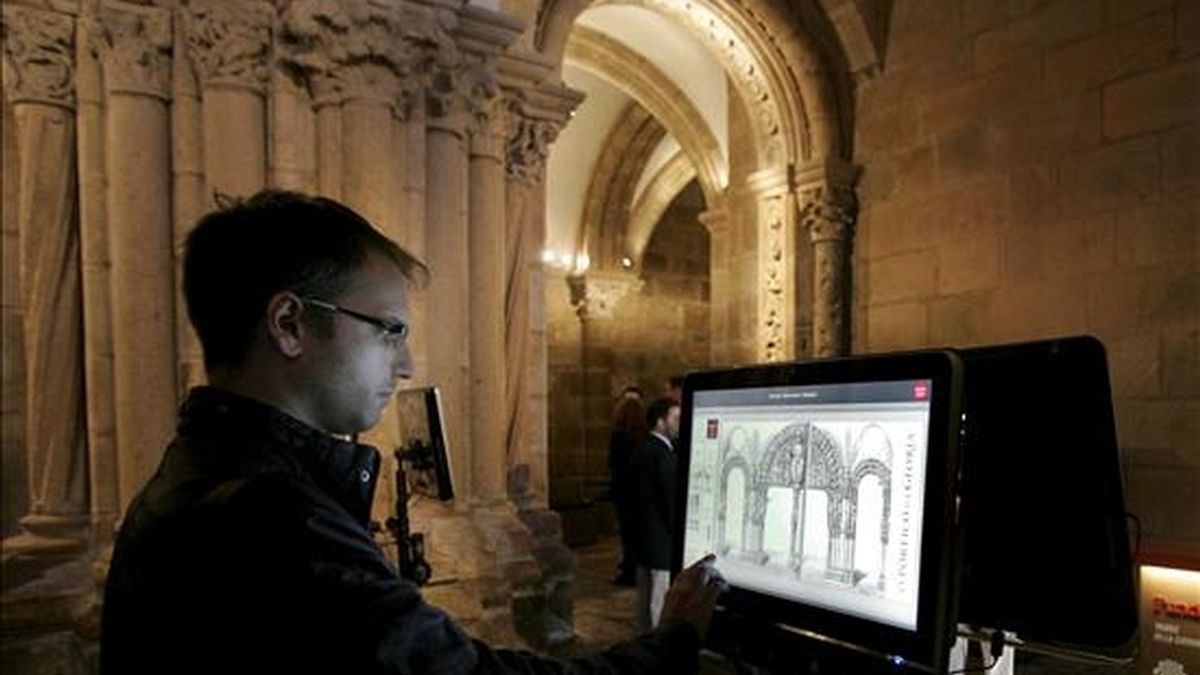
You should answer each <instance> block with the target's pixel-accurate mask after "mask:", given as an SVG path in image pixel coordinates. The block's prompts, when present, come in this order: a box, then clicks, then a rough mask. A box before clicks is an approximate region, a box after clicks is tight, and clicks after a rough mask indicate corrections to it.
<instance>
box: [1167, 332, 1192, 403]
mask: <svg viewBox="0 0 1200 675" xmlns="http://www.w3.org/2000/svg"><path fill="white" fill-rule="evenodd" d="M1162 360H1163V393H1164V394H1166V395H1167V396H1190V397H1193V398H1200V317H1197V323H1196V325H1195V326H1193V327H1191V328H1186V327H1185V328H1183V329H1179V330H1172V331H1167V332H1166V333H1165V334H1164V335H1163V356H1162Z"/></svg>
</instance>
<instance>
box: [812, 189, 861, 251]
mask: <svg viewBox="0 0 1200 675" xmlns="http://www.w3.org/2000/svg"><path fill="white" fill-rule="evenodd" d="M857 213H858V203H857V200H856V199H855V198H854V191H853V190H852V189H850V188H840V187H830V186H820V187H815V188H810V189H808V190H803V191H801V193H800V219H801V222H802V224H803V225H804V227H805V228H806V229H807V230H808V232H809V236H810V237H811V238H812V242H813V243H814V244H819V243H821V242H824V241H831V240H833V241H838V242H844V241H847V240H848V239H850V237H851V236H852V235H853V231H854V221H855V218H856V216H857Z"/></svg>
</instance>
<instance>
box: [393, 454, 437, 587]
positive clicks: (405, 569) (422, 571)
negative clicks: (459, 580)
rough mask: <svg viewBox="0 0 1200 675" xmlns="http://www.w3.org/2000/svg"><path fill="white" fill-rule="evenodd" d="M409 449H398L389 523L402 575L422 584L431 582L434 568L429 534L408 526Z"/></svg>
mask: <svg viewBox="0 0 1200 675" xmlns="http://www.w3.org/2000/svg"><path fill="white" fill-rule="evenodd" d="M406 458H407V453H406V452H405V450H404V449H403V448H400V449H398V450H396V515H394V516H392V517H391V518H388V519H387V523H385V525H386V527H387V529H388V532H391V533H392V538H393V539H394V540H395V544H396V554H397V555H396V559H397V561H398V563H399V568H400V576H402V577H404V578H405V579H408V580H409V581H411V582H413V583H414V584H416V585H418V586H424V585H425V584H427V583H429V578H430V577H432V576H433V568H432V567H430V566H429V561H427V560H425V535H423V534H421V533H420V532H411V531H410V530H409V527H408V477H407V476H406V475H405V473H404V460H405V459H406Z"/></svg>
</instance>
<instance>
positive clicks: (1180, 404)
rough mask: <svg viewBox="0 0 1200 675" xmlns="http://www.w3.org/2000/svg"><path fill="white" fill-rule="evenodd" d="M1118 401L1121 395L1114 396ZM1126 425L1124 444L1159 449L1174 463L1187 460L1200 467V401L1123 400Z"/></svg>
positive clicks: (1162, 455) (1163, 455) (1122, 437)
mask: <svg viewBox="0 0 1200 675" xmlns="http://www.w3.org/2000/svg"><path fill="white" fill-rule="evenodd" d="M1114 398H1118V395H1117V394H1116V393H1114ZM1121 406H1122V407H1123V408H1125V409H1126V413H1125V414H1123V415H1122V419H1123V420H1124V422H1123V424H1124V425H1125V426H1124V428H1123V429H1121V431H1122V435H1121V444H1122V445H1125V446H1129V447H1134V448H1138V449H1159V450H1167V449H1169V450H1170V451H1169V452H1165V453H1158V456H1160V457H1169V458H1171V461H1184V462H1187V463H1189V464H1191V465H1192V466H1196V467H1200V452H1197V451H1196V445H1195V443H1196V439H1197V438H1200V401H1196V400H1187V399H1123V400H1121Z"/></svg>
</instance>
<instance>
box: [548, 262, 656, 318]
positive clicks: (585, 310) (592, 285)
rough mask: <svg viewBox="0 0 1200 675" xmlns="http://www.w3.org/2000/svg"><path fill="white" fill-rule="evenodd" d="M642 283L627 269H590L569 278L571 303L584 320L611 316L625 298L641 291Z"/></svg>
mask: <svg viewBox="0 0 1200 675" xmlns="http://www.w3.org/2000/svg"><path fill="white" fill-rule="evenodd" d="M644 283H645V282H643V281H642V280H641V279H639V278H638V277H637V276H636V275H634V274H630V273H625V272H591V273H587V274H576V275H572V276H569V277H567V286H568V287H569V288H570V291H571V306H572V307H574V308H575V313H576V315H578V316H579V319H580V320H581V321H587V320H588V319H611V318H613V316H614V314H613V310H614V309H615V308H616V306H617V303H618V302H620V301H621V299H622V298H624V297H625V296H627V295H629V294H630V293H636V292H637V291H639V290H641V288H642V285H643V284H644Z"/></svg>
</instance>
